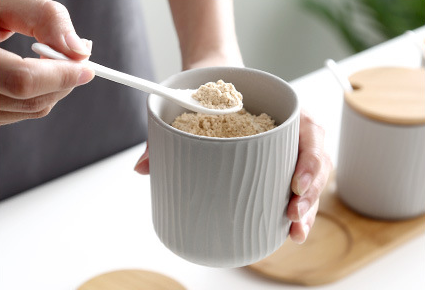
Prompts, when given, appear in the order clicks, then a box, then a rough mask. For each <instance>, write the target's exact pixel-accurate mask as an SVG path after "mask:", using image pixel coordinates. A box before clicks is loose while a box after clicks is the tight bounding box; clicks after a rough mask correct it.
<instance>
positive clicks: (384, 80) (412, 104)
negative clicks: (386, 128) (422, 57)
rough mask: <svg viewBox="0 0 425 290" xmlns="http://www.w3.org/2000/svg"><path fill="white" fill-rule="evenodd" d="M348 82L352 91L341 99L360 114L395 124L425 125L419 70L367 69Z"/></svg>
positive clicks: (424, 75) (424, 86)
mask: <svg viewBox="0 0 425 290" xmlns="http://www.w3.org/2000/svg"><path fill="white" fill-rule="evenodd" d="M349 79H350V83H351V84H352V86H353V88H354V90H353V92H350V93H345V100H346V102H347V103H348V104H349V105H350V106H351V107H352V108H353V109H354V110H356V111H357V112H359V113H360V114H363V115H365V116H367V117H369V118H371V119H374V120H377V121H381V122H385V123H391V124H397V125H419V124H425V70H424V69H423V68H417V69H413V68H403V67H378V68H371V69H366V70H362V71H359V72H357V73H355V74H353V75H352V76H351V77H350V78H349Z"/></svg>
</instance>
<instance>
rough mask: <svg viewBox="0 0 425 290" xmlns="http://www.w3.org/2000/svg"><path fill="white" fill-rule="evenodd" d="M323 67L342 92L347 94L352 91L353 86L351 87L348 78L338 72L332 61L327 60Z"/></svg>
mask: <svg viewBox="0 0 425 290" xmlns="http://www.w3.org/2000/svg"><path fill="white" fill-rule="evenodd" d="M325 66H326V67H327V68H328V69H329V70H330V71H331V72H332V74H333V75H334V77H335V78H336V80H337V81H338V82H339V84H340V85H341V87H342V89H343V90H344V92H346V93H349V92H352V91H353V86H351V83H350V81H349V80H348V77H347V76H346V75H344V74H343V73H342V72H341V71H340V70H339V68H338V65H337V64H336V63H335V61H333V60H332V59H327V60H326V61H325Z"/></svg>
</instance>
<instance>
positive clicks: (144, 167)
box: [134, 145, 149, 175]
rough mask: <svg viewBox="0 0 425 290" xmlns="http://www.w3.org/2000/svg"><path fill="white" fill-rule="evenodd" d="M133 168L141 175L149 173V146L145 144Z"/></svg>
mask: <svg viewBox="0 0 425 290" xmlns="http://www.w3.org/2000/svg"><path fill="white" fill-rule="evenodd" d="M134 170H135V171H136V172H138V173H140V174H142V175H147V174H149V146H148V145H146V151H145V153H143V155H142V156H141V157H140V159H139V161H137V164H136V166H135V167H134Z"/></svg>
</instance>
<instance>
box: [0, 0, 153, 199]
mask: <svg viewBox="0 0 425 290" xmlns="http://www.w3.org/2000/svg"><path fill="white" fill-rule="evenodd" d="M59 2H61V3H63V4H64V5H65V6H66V7H67V9H68V10H69V12H70V15H71V19H72V21H73V24H74V26H75V29H76V31H77V34H78V35H79V36H80V37H82V38H86V39H90V40H92V41H93V50H92V56H91V58H90V60H92V61H94V62H97V63H100V64H103V65H105V66H107V67H111V68H114V69H117V70H120V71H123V72H126V73H129V74H133V75H136V76H139V77H142V78H145V79H151V80H152V79H153V73H152V68H151V63H150V57H149V52H148V47H147V44H146V32H145V31H144V25H143V15H142V9H141V7H140V1H134V0H120V1H116V0H103V1H98V0H84V1H75V0H63V1H59ZM33 42H35V40H34V39H33V38H29V37H25V36H21V35H14V36H12V37H11V38H10V39H9V40H7V41H5V42H3V43H0V47H1V48H4V49H6V50H9V51H12V52H15V53H17V54H19V55H21V56H23V57H26V56H31V57H38V56H37V55H35V54H34V53H32V51H31V44H32V43H33ZM0 65H1V64H0ZM146 139H147V115H146V94H144V93H143V92H141V91H138V90H135V89H132V88H129V87H126V86H123V85H120V84H116V83H114V82H111V81H107V80H104V79H101V78H99V77H96V78H95V79H94V80H93V81H92V82H91V83H89V84H88V85H85V86H82V87H78V88H76V89H74V91H73V92H72V93H71V94H70V95H68V96H67V97H66V98H64V99H63V100H61V101H60V102H59V103H58V104H57V105H56V106H55V107H54V108H53V109H52V111H51V112H50V114H49V115H48V116H47V117H45V118H41V119H36V120H26V121H22V122H18V123H15V124H11V125H5V126H0V200H1V199H5V198H7V197H10V196H12V195H15V194H17V193H20V192H22V191H24V190H27V189H29V188H32V187H34V186H37V185H39V184H41V183H44V182H46V181H49V180H51V179H53V178H56V177H58V176H61V175H63V174H66V173H68V172H71V171H73V170H76V169H78V168H81V167H83V166H85V165H87V164H90V163H93V162H95V161H97V160H100V159H102V158H105V157H107V156H109V155H111V154H114V153H117V152H119V151H122V150H123V149H126V148H128V147H130V146H133V145H136V144H138V143H140V142H142V141H145V140H146ZM136 161H137V160H135V162H136Z"/></svg>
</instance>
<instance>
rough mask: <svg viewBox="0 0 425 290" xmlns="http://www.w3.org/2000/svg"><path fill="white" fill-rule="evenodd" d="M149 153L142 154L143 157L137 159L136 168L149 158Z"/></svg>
mask: <svg viewBox="0 0 425 290" xmlns="http://www.w3.org/2000/svg"><path fill="white" fill-rule="evenodd" d="M148 157H149V155H148V154H146V152H145V153H144V154H143V155H142V157H140V159H139V161H137V163H136V166H134V168H135V169H136V167H137V166H138V165H139V164H140V163H142V162H143V161H145V160H146V159H148Z"/></svg>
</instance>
